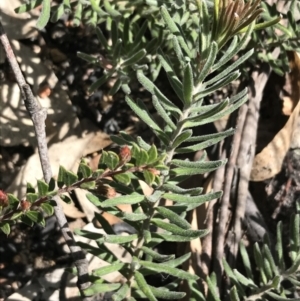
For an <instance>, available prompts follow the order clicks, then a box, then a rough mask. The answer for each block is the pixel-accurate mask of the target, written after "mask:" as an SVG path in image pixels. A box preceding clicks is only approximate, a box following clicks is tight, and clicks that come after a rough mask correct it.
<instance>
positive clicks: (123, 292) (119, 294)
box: [112, 283, 129, 301]
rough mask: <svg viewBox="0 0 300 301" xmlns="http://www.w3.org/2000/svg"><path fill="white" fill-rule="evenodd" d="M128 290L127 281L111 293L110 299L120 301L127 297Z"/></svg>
mask: <svg viewBox="0 0 300 301" xmlns="http://www.w3.org/2000/svg"><path fill="white" fill-rule="evenodd" d="M128 291H129V286H128V284H127V283H124V284H123V285H122V286H121V287H120V288H119V290H118V291H116V292H115V293H114V294H113V295H112V300H113V301H122V300H124V299H125V298H126V297H127V294H128Z"/></svg>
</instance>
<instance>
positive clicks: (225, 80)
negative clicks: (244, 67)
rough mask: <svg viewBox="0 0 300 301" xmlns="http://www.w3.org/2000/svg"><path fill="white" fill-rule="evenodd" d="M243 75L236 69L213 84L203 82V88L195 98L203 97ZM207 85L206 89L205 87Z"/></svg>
mask: <svg viewBox="0 0 300 301" xmlns="http://www.w3.org/2000/svg"><path fill="white" fill-rule="evenodd" d="M240 75H241V73H240V71H234V72H232V73H229V74H228V75H227V76H226V77H223V78H222V79H220V80H219V81H217V82H215V83H214V84H213V85H212V86H210V87H207V83H206V82H205V83H204V84H203V90H202V91H201V92H199V93H197V94H196V95H195V99H196V100H197V99H201V98H203V97H205V96H207V95H209V94H211V93H212V92H214V91H216V90H218V89H220V88H222V87H224V86H226V85H228V84H229V83H231V82H232V81H234V80H236V79H237V78H238V77H239V76H240ZM204 87H205V89H204Z"/></svg>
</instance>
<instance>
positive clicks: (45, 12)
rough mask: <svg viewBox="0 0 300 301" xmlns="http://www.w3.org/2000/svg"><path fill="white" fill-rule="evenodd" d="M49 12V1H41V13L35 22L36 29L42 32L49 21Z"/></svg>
mask: <svg viewBox="0 0 300 301" xmlns="http://www.w3.org/2000/svg"><path fill="white" fill-rule="evenodd" d="M50 11H51V1H50V0H43V2H42V11H41V14H40V16H39V18H38V19H37V22H36V28H37V29H39V30H42V29H43V28H44V27H45V26H46V25H47V23H48V21H49V19H50Z"/></svg>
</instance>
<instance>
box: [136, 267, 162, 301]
mask: <svg viewBox="0 0 300 301" xmlns="http://www.w3.org/2000/svg"><path fill="white" fill-rule="evenodd" d="M134 277H135V280H136V282H137V285H138V287H139V288H140V290H141V291H142V292H143V293H144V294H145V296H146V297H147V299H148V300H149V301H157V299H156V298H155V296H154V295H153V293H152V290H151V288H150V287H149V285H148V284H147V282H146V280H145V278H144V276H143V275H142V274H141V273H140V272H139V271H135V272H134Z"/></svg>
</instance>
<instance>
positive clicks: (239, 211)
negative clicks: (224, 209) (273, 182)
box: [228, 48, 279, 266]
mask: <svg viewBox="0 0 300 301" xmlns="http://www.w3.org/2000/svg"><path fill="white" fill-rule="evenodd" d="M272 55H273V57H275V58H276V57H277V56H278V55H279V48H276V49H275V50H274V51H273V53H272ZM270 73H271V68H270V67H269V66H268V65H265V66H264V67H263V68H262V71H261V72H259V73H258V72H257V71H256V72H254V73H253V75H252V78H253V82H254V86H253V89H252V90H251V92H250V96H249V109H248V112H247V117H246V121H245V125H244V129H243V135H242V140H241V144H240V149H239V154H238V158H237V167H238V169H239V172H240V178H239V182H238V190H237V202H236V208H235V213H234V222H233V227H232V233H233V237H234V239H233V240H231V239H229V241H228V247H229V252H228V263H229V264H230V265H231V266H234V264H235V260H236V257H237V253H238V249H239V243H240V240H241V237H242V223H243V220H244V218H245V209H246V203H247V197H248V186H249V180H250V173H251V169H252V165H253V160H254V156H255V145H256V135H257V128H258V119H259V109H260V102H261V100H262V97H263V90H264V88H265V86H266V83H267V81H268V79H269V76H270Z"/></svg>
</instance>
